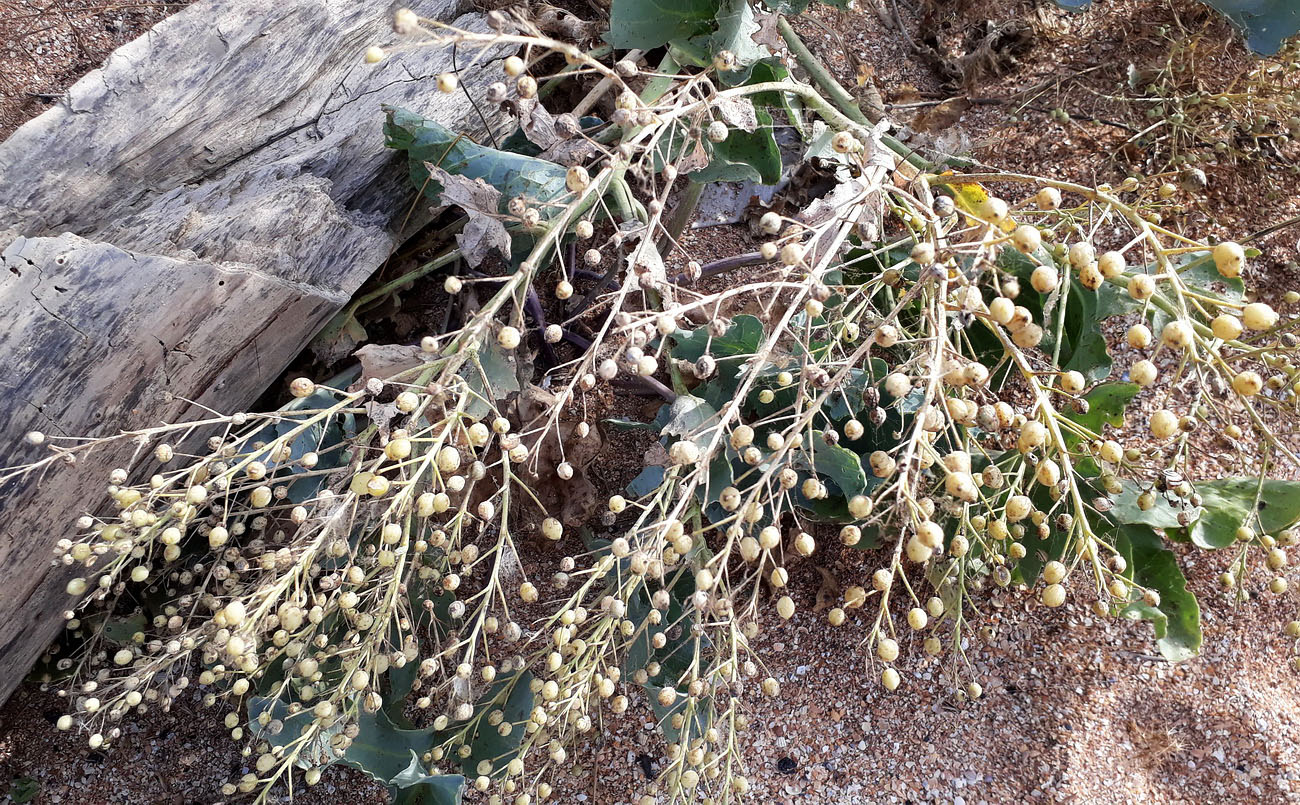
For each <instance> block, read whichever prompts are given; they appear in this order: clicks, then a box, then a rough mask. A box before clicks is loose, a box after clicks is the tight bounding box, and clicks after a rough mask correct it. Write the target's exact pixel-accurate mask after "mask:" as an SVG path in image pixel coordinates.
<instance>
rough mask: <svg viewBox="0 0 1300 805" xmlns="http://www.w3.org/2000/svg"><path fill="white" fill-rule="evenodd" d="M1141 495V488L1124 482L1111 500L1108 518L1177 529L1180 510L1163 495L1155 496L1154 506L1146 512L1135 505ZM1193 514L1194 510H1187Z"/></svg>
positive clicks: (1130, 482)
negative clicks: (1112, 504) (1111, 504)
mask: <svg viewBox="0 0 1300 805" xmlns="http://www.w3.org/2000/svg"><path fill="white" fill-rule="evenodd" d="M1141 494H1142V488H1141V487H1139V486H1138V485H1137V484H1135V483H1133V482H1132V481H1125V482H1124V484H1123V487H1122V488H1121V489H1120V492H1119V494H1118V495H1115V496H1114V497H1113V498H1112V503H1114V507H1113V508H1112V509H1111V511H1110V516H1111V518H1112V519H1114V520H1115V521H1116V522H1119V523H1124V524H1132V525H1137V524H1145V525H1149V526H1154V527H1156V528H1179V527H1180V526H1181V524H1180V523H1179V522H1178V514H1179V511H1180V509H1176V508H1174V506H1172V505H1171V504H1170V503H1169V501H1168V500H1166V499H1165V497H1164V495H1155V505H1154V506H1152V507H1151V508H1150V509H1147V510H1146V511H1142V509H1141V508H1140V507H1139V506H1138V504H1137V499H1138V497H1139V496H1141ZM1189 511H1191V512H1192V513H1193V514H1195V509H1189Z"/></svg>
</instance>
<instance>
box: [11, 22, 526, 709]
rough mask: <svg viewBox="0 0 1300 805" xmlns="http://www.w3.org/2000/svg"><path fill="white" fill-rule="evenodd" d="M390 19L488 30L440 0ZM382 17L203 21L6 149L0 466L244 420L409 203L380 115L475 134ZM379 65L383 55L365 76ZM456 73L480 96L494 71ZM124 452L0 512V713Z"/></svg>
mask: <svg viewBox="0 0 1300 805" xmlns="http://www.w3.org/2000/svg"><path fill="white" fill-rule="evenodd" d="M401 5H409V6H410V7H412V8H414V9H415V10H416V11H417V12H419V13H420V14H421V15H422V16H425V17H431V18H435V19H442V20H448V21H451V20H455V21H456V23H457V24H459V25H462V26H465V27H471V28H476V29H480V30H482V29H483V25H482V20H481V19H480V18H479V17H478V16H477V15H466V16H458V15H460V14H461V12H462V11H466V10H468V6H462V5H459V4H457V3H456V2H454V0H415V1H414V2H409V3H402V4H401ZM396 7H397V6H396V5H394V6H393V8H396ZM393 8H387V7H385V6H383V5H382V4H374V3H363V2H354V1H353V0H347V1H344V0H277V2H274V3H267V2H265V0H206V1H205V2H199V3H196V4H194V5H192V6H189V7H188V8H186V9H184V10H182V11H181V12H179V13H178V14H176V15H175V16H173V17H170V18H169V19H167V20H165V21H164V22H162V23H161V24H159V26H158V27H156V28H155V29H153V30H152V31H149V32H148V33H146V34H145V35H144V36H142V37H141V38H139V39H137V40H135V41H134V42H131V43H129V44H127V45H125V46H123V47H122V48H120V49H119V50H117V51H116V52H115V53H113V55H112V56H111V57H109V59H108V61H107V62H106V63H105V65H104V67H103V68H102V69H100V70H96V71H94V72H92V73H90V74H88V75H87V76H85V77H84V78H83V79H81V80H80V81H79V82H77V84H76V85H75V86H73V87H72V88H71V89H70V90H69V92H68V93H67V96H66V98H65V99H64V100H63V101H62V102H61V103H60V104H59V105H57V106H56V107H55V108H53V109H51V110H49V111H48V112H46V113H45V114H43V115H41V116H40V117H39V118H37V119H35V120H33V121H31V122H29V123H28V124H27V125H25V126H23V127H22V128H20V129H19V130H18V131H16V132H15V133H14V134H13V135H12V136H11V137H10V138H9V139H8V140H7V141H5V142H4V143H0V251H3V258H0V321H3V322H4V327H3V328H2V329H0V466H9V465H14V464H19V463H24V462H26V461H30V460H32V459H33V458H35V457H38V456H39V455H41V448H37V447H33V446H29V445H27V444H25V443H23V441H22V434H24V433H25V432H27V431H29V430H32V429H39V430H42V431H47V432H50V433H58V434H69V435H79V436H85V435H102V434H107V433H114V432H117V431H119V430H122V429H131V428H137V427H140V426H143V425H147V424H151V423H156V422H159V421H163V420H168V421H178V420H186V419H196V418H199V417H200V416H202V414H203V411H202V409H200V408H198V407H196V406H195V405H193V404H191V403H189V402H186V401H187V400H190V401H195V402H197V403H201V404H203V405H207V406H210V407H212V408H215V409H217V410H220V411H227V412H228V411H237V410H240V409H242V408H243V407H245V406H247V405H249V404H250V403H251V402H252V401H253V400H254V399H255V398H256V397H257V396H258V395H259V394H260V393H261V392H262V391H263V390H264V389H265V388H267V387H268V386H269V385H270V384H272V383H274V382H275V381H276V379H277V376H278V374H279V373H280V372H281V371H283V368H284V367H285V365H286V364H287V363H288V362H289V361H290V360H291V359H292V358H293V357H294V356H295V355H296V354H297V353H298V352H299V351H300V350H301V349H302V348H303V346H304V345H305V343H306V342H307V341H308V340H309V338H310V337H311V335H312V334H313V333H314V332H315V330H316V329H317V328H318V327H319V326H320V325H321V324H323V323H324V321H326V320H327V319H328V317H329V316H330V315H331V314H332V313H333V312H334V311H336V310H337V309H338V308H339V307H340V306H342V305H343V304H344V303H346V301H347V300H348V299H349V297H350V296H351V295H352V294H353V292H354V291H355V290H356V289H357V288H358V287H359V286H360V285H361V283H362V282H363V281H364V280H365V279H366V277H368V276H369V275H370V274H371V273H372V272H373V271H374V270H375V269H376V268H377V267H378V266H379V265H380V264H381V263H382V262H383V261H384V260H385V259H386V258H387V257H388V255H389V254H390V253H391V251H392V249H393V247H394V245H395V244H396V243H397V242H398V241H399V240H400V238H401V233H399V232H398V231H397V230H398V229H399V228H400V225H401V222H402V220H403V218H404V216H405V214H406V212H407V210H408V208H410V206H411V202H412V201H413V199H414V193H413V191H412V190H411V189H410V188H409V187H408V185H407V181H408V180H407V177H406V168H405V165H404V164H403V163H402V162H401V161H400V160H398V159H396V158H395V157H394V156H393V155H392V154H391V152H388V151H386V149H384V147H383V134H382V128H381V127H382V113H381V110H380V106H381V104H384V103H392V104H397V105H401V106H406V107H407V108H410V109H413V110H415V111H419V112H422V113H424V114H427V115H430V116H431V117H434V118H436V119H439V120H440V121H441V122H443V123H444V124H445V125H448V126H450V127H453V128H456V129H459V130H468V131H469V133H470V134H476V133H477V131H478V130H479V129H480V125H481V124H480V118H479V116H478V114H477V113H476V112H474V111H473V110H472V109H471V106H470V103H469V101H468V99H467V98H466V96H465V95H464V94H462V93H456V94H452V95H441V94H439V93H438V92H437V89H436V88H435V86H434V81H433V80H432V77H434V76H436V75H437V74H438V73H439V72H443V71H446V70H450V69H451V62H452V58H453V54H452V53H451V52H450V50H449V49H447V48H438V47H432V46H424V47H419V46H418V45H417V44H416V43H417V42H418V41H419V40H420V39H421V38H422V37H420V36H419V35H410V36H398V35H396V34H394V33H393V32H392V31H391V29H390V27H389V19H390V17H389V15H390V14H391V12H392V10H393ZM372 44H381V45H387V46H389V47H388V49H389V52H390V54H391V55H390V57H389V58H388V59H386V60H385V61H384V62H382V63H380V64H378V65H367V64H364V63H363V60H362V57H361V55H362V52H363V51H364V50H365V48H366V47H368V46H369V45H372ZM493 55H494V57H496V58H502V57H504V55H505V54H504V53H494V54H493ZM456 57H457V59H458V66H459V67H461V68H462V73H461V76H462V79H461V80H462V83H463V84H465V85H467V87H468V88H469V89H470V92H471V93H472V94H473V95H474V96H475V97H482V92H481V87H482V86H483V85H484V84H486V83H487V82H489V81H491V80H495V79H496V77H497V76H498V75H500V70H499V67H498V66H497V65H495V64H492V63H487V64H484V63H482V62H480V63H479V64H478V65H476V66H473V67H472V68H471V67H470V65H471V64H472V61H473V54H470V53H466V52H463V51H462V52H460V53H458V54H456ZM476 90H477V91H476ZM484 111H485V112H487V113H488V114H491V113H490V112H488V110H486V109H485V110H484ZM421 206H423V205H421ZM422 213H423V211H422V209H420V208H417V209H416V215H415V218H414V221H416V222H418V221H420V220H423V218H422ZM411 226H412V224H411V223H410V222H408V224H407V227H406V233H408V234H409V231H410V229H411ZM131 452H132V451H131V449H130V447H129V446H124V447H123V448H122V449H118V450H109V451H104V452H102V453H100V454H98V455H96V456H95V458H93V459H92V460H88V461H85V462H83V463H81V464H80V465H79V466H77V467H75V468H73V469H62V470H58V471H55V472H51V473H49V474H47V475H46V476H45V477H44V478H43V479H40V480H39V483H38V482H37V479H29V480H28V481H27V482H25V483H20V484H11V485H10V487H9V488H6V489H4V490H0V492H2V493H3V494H2V495H0V702H3V700H4V699H5V698H7V697H8V695H9V693H10V692H11V691H12V690H13V687H14V686H15V685H16V684H17V683H18V682H19V681H21V679H22V677H23V675H24V674H25V673H26V671H27V669H28V668H29V667H30V664H31V663H32V661H33V660H34V659H35V658H36V657H37V656H38V655H39V654H40V652H41V651H42V650H43V648H44V647H45V646H46V645H47V644H48V642H49V640H50V638H51V637H52V636H53V635H54V634H56V633H57V632H58V630H59V629H60V628H61V620H62V619H61V617H60V613H61V612H62V611H63V610H64V609H65V608H66V607H67V605H68V601H67V596H66V595H65V594H64V592H63V587H64V585H65V583H66V581H65V580H66V578H67V577H68V576H69V575H71V574H70V573H69V571H68V570H67V569H63V568H59V567H53V566H52V565H51V560H52V558H53V554H52V553H51V548H52V546H53V545H54V543H55V542H56V541H57V540H58V539H59V538H60V537H64V536H71V535H72V534H73V521H74V520H75V519H76V517H77V516H78V515H79V514H80V513H81V509H82V508H83V507H84V506H86V505H88V504H89V503H90V502H93V501H96V500H101V499H103V489H104V486H105V483H106V481H105V479H106V477H107V472H108V470H109V469H111V468H112V467H115V466H123V465H126V464H127V463H128V462H129V461H130V460H131Z"/></svg>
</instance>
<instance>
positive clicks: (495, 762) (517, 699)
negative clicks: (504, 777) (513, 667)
mask: <svg viewBox="0 0 1300 805" xmlns="http://www.w3.org/2000/svg"><path fill="white" fill-rule="evenodd" d="M532 681H533V674H532V672H531V671H526V670H525V671H520V672H519V673H517V674H514V675H512V676H509V677H506V678H505V679H501V680H498V681H497V682H494V683H493V684H492V686H491V687H490V688H488V691H487V693H485V694H484V695H483V696H482V697H480V698H479V701H478V704H476V705H475V707H474V718H475V719H477V722H476V726H475V728H474V732H473V733H472V735H471V736H470V737H469V739H468V740H467V743H469V745H470V754H469V757H467V758H465V759H464V761H463V762H462V763H461V768H462V769H463V770H464V771H465V774H468V775H477V774H478V765H479V763H480V762H482V761H484V760H487V761H491V764H492V774H494V775H495V774H498V773H499V772H500V771H501V770H502V769H504V768H505V767H506V764H508V763H509V762H510V761H511V760H513V759H514V757H515V756H516V755H517V754H519V744H520V742H521V741H522V740H523V738H524V727H523V722H524V721H527V720H528V716H529V714H531V713H532V711H533V702H534V695H533V691H532V688H531V687H529V686H530V684H531V683H532ZM492 710H501V712H502V723H510V724H513V725H514V728H513V729H511V730H510V734H509V735H502V734H501V733H500V732H498V731H497V728H496V727H494V726H492V725H491V724H489V723H488V719H487V712H490V711H492ZM480 716H481V717H480Z"/></svg>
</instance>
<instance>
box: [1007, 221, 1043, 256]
mask: <svg viewBox="0 0 1300 805" xmlns="http://www.w3.org/2000/svg"><path fill="white" fill-rule="evenodd" d="M1011 242H1012V243H1013V244H1015V247H1016V250H1017V251H1019V252H1020V253H1021V254H1031V253H1033V252H1036V251H1038V247H1039V246H1041V245H1042V244H1043V234H1042V233H1041V232H1039V231H1038V227H1036V226H1032V225H1030V224H1021V225H1020V226H1018V227H1016V231H1014V232H1012V233H1011Z"/></svg>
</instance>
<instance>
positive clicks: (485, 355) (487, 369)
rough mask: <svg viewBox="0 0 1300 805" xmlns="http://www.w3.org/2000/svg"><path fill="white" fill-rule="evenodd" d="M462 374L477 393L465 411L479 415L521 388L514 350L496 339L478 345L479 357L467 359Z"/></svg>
mask: <svg viewBox="0 0 1300 805" xmlns="http://www.w3.org/2000/svg"><path fill="white" fill-rule="evenodd" d="M460 376H461V377H463V378H465V382H466V383H468V384H469V387H470V389H471V390H472V391H473V392H474V394H475V396H474V398H473V399H471V400H470V401H469V403H468V404H467V405H466V406H465V412H466V413H467V414H469V415H470V416H472V417H474V418H476V419H481V418H482V417H484V416H486V415H487V414H488V413H489V412H490V411H492V410H493V408H494V404H495V403H496V402H498V401H500V400H504V399H505V398H506V397H508V396H510V395H511V394H514V393H517V392H518V391H519V390H520V389H521V388H522V386H520V384H519V375H518V374H517V373H516V371H515V359H514V356H513V354H512V353H508V352H506V351H505V350H504V349H503V348H502V347H501V346H500V345H499V344H497V342H496V339H491V340H489V341H488V342H487V343H486V344H484V345H483V346H482V347H480V348H479V351H478V355H477V360H471V361H469V362H468V363H466V365H465V366H464V368H462V369H461V370H460Z"/></svg>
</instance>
